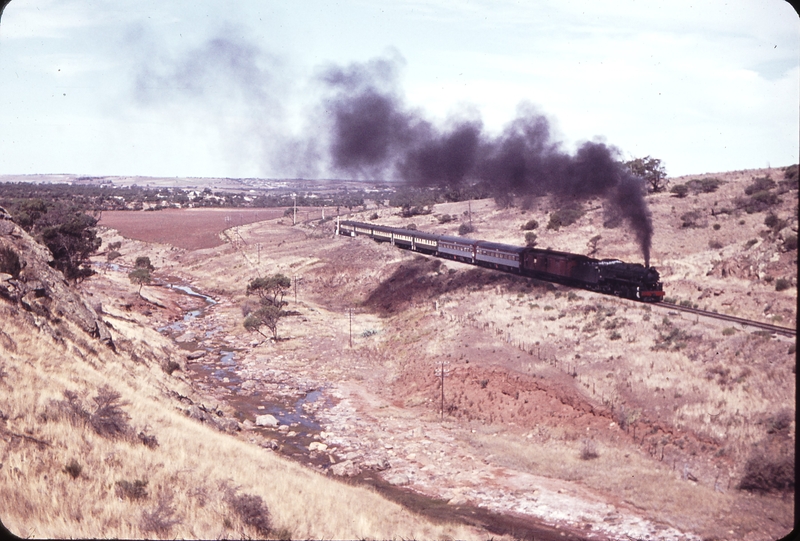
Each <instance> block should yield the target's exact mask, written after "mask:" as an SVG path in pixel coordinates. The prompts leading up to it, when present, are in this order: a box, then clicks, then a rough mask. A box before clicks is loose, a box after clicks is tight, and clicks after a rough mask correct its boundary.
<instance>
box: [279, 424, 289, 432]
mask: <svg viewBox="0 0 800 541" xmlns="http://www.w3.org/2000/svg"><path fill="white" fill-rule="evenodd" d="M278 430H280V431H281V432H288V431H289V425H281V426H279V427H278Z"/></svg>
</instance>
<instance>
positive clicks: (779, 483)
mask: <svg viewBox="0 0 800 541" xmlns="http://www.w3.org/2000/svg"><path fill="white" fill-rule="evenodd" d="M739 489H740V490H747V491H749V492H761V493H764V492H773V491H777V492H784V491H785V492H791V491H793V490H794V456H792V455H790V454H787V455H786V456H777V455H775V454H769V453H756V454H754V455H752V456H751V457H750V459H749V460H748V461H747V464H745V467H744V476H743V477H742V480H741V481H740V482H739Z"/></svg>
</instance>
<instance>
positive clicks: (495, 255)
mask: <svg viewBox="0 0 800 541" xmlns="http://www.w3.org/2000/svg"><path fill="white" fill-rule="evenodd" d="M525 250H527V248H525V247H524V246H512V245H511V244H501V243H499V242H486V241H478V243H477V247H476V255H475V260H476V261H477V263H478V264H479V265H483V266H486V267H493V268H496V269H504V270H510V271H513V272H519V270H520V265H521V261H522V254H523V252H525Z"/></svg>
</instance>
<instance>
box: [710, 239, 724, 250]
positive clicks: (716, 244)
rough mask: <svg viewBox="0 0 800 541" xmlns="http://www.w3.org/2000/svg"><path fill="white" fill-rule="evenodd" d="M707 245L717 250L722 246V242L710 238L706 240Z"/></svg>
mask: <svg viewBox="0 0 800 541" xmlns="http://www.w3.org/2000/svg"><path fill="white" fill-rule="evenodd" d="M708 247H709V248H711V249H712V250H719V249H720V248H722V243H721V242H720V241H718V240H710V241H708Z"/></svg>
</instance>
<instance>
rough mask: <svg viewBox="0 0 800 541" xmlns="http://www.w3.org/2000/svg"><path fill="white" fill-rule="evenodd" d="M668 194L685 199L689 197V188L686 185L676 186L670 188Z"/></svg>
mask: <svg viewBox="0 0 800 541" xmlns="http://www.w3.org/2000/svg"><path fill="white" fill-rule="evenodd" d="M669 191H670V193H673V194H675V195H676V196H677V197H679V198H683V197H686V196H687V195H689V186H687V185H686V184H676V185H675V186H673V187H672V188H670V190H669Z"/></svg>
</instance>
